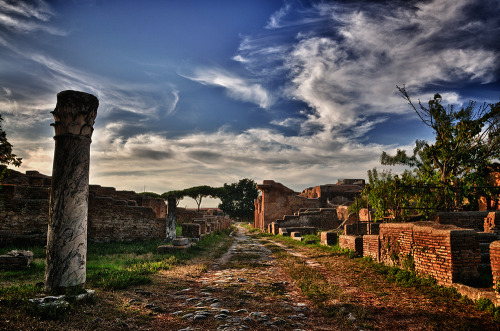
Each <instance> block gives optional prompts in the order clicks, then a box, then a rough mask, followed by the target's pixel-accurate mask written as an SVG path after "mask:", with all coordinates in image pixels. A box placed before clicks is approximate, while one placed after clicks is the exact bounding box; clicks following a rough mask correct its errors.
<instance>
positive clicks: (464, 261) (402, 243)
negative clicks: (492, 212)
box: [364, 222, 481, 285]
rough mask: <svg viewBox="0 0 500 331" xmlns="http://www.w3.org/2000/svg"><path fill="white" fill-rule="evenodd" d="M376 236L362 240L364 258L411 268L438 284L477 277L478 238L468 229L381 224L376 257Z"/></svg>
mask: <svg viewBox="0 0 500 331" xmlns="http://www.w3.org/2000/svg"><path fill="white" fill-rule="evenodd" d="M375 237H377V236H376V235H369V236H364V238H366V239H367V240H368V241H370V243H366V244H364V254H365V256H371V257H372V258H374V259H376V260H377V261H379V262H381V263H384V264H387V265H396V266H400V267H403V268H407V267H410V266H412V265H413V266H414V268H415V270H416V271H417V272H418V273H420V274H426V275H429V276H432V277H433V278H434V279H436V280H437V282H438V284H443V285H450V284H452V283H455V282H466V281H468V280H470V279H472V278H475V277H477V276H478V273H477V267H478V265H479V263H480V261H481V257H480V249H479V240H478V234H477V232H476V231H474V230H471V229H462V228H459V227H457V226H454V225H449V224H447V225H445V224H437V223H435V222H415V223H384V224H381V225H380V233H379V236H378V238H379V252H380V253H379V255H378V258H376V256H377V245H376V239H375Z"/></svg>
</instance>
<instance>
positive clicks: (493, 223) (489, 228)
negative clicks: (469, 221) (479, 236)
mask: <svg viewBox="0 0 500 331" xmlns="http://www.w3.org/2000/svg"><path fill="white" fill-rule="evenodd" d="M497 223H498V224H497ZM497 225H498V226H497ZM484 232H487V233H494V234H496V235H500V211H496V212H495V211H493V212H489V213H488V216H487V217H486V218H485V219H484Z"/></svg>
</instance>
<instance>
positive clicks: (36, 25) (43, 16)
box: [0, 0, 67, 36]
mask: <svg viewBox="0 0 500 331" xmlns="http://www.w3.org/2000/svg"><path fill="white" fill-rule="evenodd" d="M53 16H54V13H53V11H52V10H51V9H50V6H49V5H48V4H47V3H46V2H44V1H41V0H39V1H37V2H36V6H35V5H32V4H30V3H28V2H25V1H17V2H15V3H13V2H0V26H4V27H6V28H8V29H9V30H11V31H14V32H17V33H31V32H34V31H44V32H47V33H50V34H52V35H59V36H65V35H67V32H66V31H63V30H60V29H57V28H55V27H53V26H50V25H48V22H49V21H50V19H51V18H52V17H53Z"/></svg>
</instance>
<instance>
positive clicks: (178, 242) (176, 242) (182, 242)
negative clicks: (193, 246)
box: [172, 237, 189, 246]
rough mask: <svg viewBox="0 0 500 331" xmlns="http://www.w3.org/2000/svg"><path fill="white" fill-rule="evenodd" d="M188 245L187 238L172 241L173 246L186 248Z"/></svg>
mask: <svg viewBox="0 0 500 331" xmlns="http://www.w3.org/2000/svg"><path fill="white" fill-rule="evenodd" d="M188 244H189V238H183V237H177V238H175V239H174V240H172V245H173V246H186V245H188Z"/></svg>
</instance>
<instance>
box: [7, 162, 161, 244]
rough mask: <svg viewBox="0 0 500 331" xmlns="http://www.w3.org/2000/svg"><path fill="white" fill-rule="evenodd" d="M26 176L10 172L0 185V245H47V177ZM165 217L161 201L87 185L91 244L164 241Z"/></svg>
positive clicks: (37, 174) (33, 172)
mask: <svg viewBox="0 0 500 331" xmlns="http://www.w3.org/2000/svg"><path fill="white" fill-rule="evenodd" d="M27 173H29V175H25V174H22V173H20V172H16V171H13V172H12V175H11V176H9V177H8V180H7V181H8V182H9V183H10V184H9V183H7V184H5V181H4V182H3V183H2V184H3V185H2V189H1V190H0V220H1V222H0V242H16V241H30V242H33V243H39V244H44V243H46V242H47V223H48V214H49V187H48V186H47V185H50V177H49V176H45V175H41V174H39V173H38V172H36V171H29V172H27ZM105 194H109V196H107V197H103V195H105ZM143 205H144V206H143ZM158 215H160V216H162V215H163V217H158ZM164 215H166V205H165V202H164V201H163V199H155V198H150V197H142V196H141V195H138V194H135V193H134V192H132V191H117V190H116V189H115V188H113V187H101V186H99V185H90V193H89V211H88V234H87V237H88V239H89V240H90V241H110V240H144V239H163V238H164V236H165V226H166V224H165V223H166V220H165V217H164Z"/></svg>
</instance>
